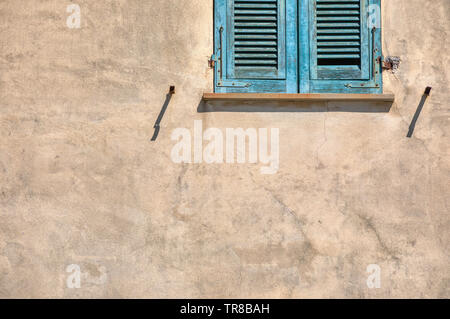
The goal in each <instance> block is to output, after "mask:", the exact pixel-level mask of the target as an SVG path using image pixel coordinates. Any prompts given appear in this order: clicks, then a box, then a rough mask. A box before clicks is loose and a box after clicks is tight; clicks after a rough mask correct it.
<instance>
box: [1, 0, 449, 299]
mask: <svg viewBox="0 0 450 319" xmlns="http://www.w3.org/2000/svg"><path fill="white" fill-rule="evenodd" d="M72 2H73V3H77V4H79V5H80V7H81V17H82V25H81V28H80V29H69V28H68V27H67V26H66V18H67V16H68V15H69V14H68V13H66V7H67V5H68V4H70V3H72ZM212 2H213V1H212V0H211V1H210V0H191V1H187V0H166V1H159V0H146V1H142V0H103V1H94V0H74V1H69V0H67V1H61V0H39V1H36V0H2V1H0V297H3V298H11V297H27V298H29V297H58V298H74V297H88V298H91V297H102V298H110V297H119V298H125V297H138V298H141V297H147V298H152V297H153V298H154V297H171V298H183V297H185V298H196V297H243V298H250V297H268V298H276V297H285V298H311V297H327V298H328V297H331V298H337V297H346V298H380V297H413V298H420V297H440V298H448V297H450V288H449V287H450V271H449V253H450V246H449V240H450V217H449V210H450V199H449V191H450V147H449V142H450V140H449V137H450V125H449V124H450V109H449V103H448V102H449V99H450V90H449V85H450V82H449V70H448V66H449V64H450V63H449V54H448V52H449V51H450V47H449V35H450V22H449V21H450V1H448V0H433V1H431V0H426V1H424V0H383V1H382V2H383V23H384V29H383V32H384V40H383V45H384V54H385V55H395V56H400V57H401V59H402V63H401V66H400V69H399V70H398V72H397V73H396V74H390V73H385V75H384V77H385V79H384V83H385V90H386V91H390V92H393V93H395V95H396V102H395V103H394V105H393V106H392V108H391V109H390V110H389V112H370V111H368V109H370V105H369V106H368V105H367V104H364V103H359V104H358V105H354V106H355V109H356V110H358V108H359V109H360V111H354V112H352V111H350V110H349V108H348V107H347V108H344V109H342V108H340V109H339V108H336V106H337V105H335V104H333V103H330V104H328V105H324V104H321V105H304V108H302V110H303V111H301V112H299V111H297V112H294V111H293V110H292V109H289V108H288V107H284V108H282V110H284V111H285V112H205V113H198V112H197V107H198V106H199V103H200V100H201V95H202V93H203V92H211V91H212V70H211V69H209V68H208V65H207V60H208V57H209V56H210V55H211V53H212V46H213V36H212V33H213V32H212V31H213V29H212V28H213V27H212V10H213V6H212ZM170 84H174V85H176V88H177V93H176V95H175V96H174V97H173V99H172V101H171V103H170V105H169V107H168V110H167V112H166V114H165V117H164V119H163V121H162V124H161V125H162V127H161V132H160V135H159V137H158V140H157V141H156V142H150V141H149V139H150V137H151V136H152V134H153V124H154V122H155V119H156V117H157V116H158V114H159V111H160V109H161V106H162V104H163V102H164V99H165V94H166V93H167V90H168V86H169V85H170ZM428 85H429V86H432V87H433V91H432V95H431V97H430V98H429V99H428V101H427V102H426V105H425V106H424V109H423V111H422V113H421V116H420V118H419V121H418V122H417V126H416V129H415V132H414V137H413V138H410V139H409V138H406V134H407V132H408V126H409V124H410V122H411V119H412V117H413V115H414V112H415V111H416V108H417V106H418V104H419V101H420V98H421V96H422V93H423V90H424V88H425V87H426V86H428ZM327 110H328V111H327ZM364 110H365V111H364ZM200 119H201V120H203V125H204V127H205V128H208V127H217V128H223V129H224V128H227V127H231V128H237V127H243V128H249V127H253V128H271V127H277V128H280V169H279V171H278V173H277V174H274V175H261V174H260V171H259V168H260V165H258V164H234V165H233V164H222V165H220V164H216V165H208V164H175V163H173V162H172V160H171V157H170V153H171V149H172V147H173V145H174V142H173V141H171V139H170V134H171V132H172V131H173V130H174V129H175V128H180V127H185V128H189V129H191V128H192V127H193V124H194V120H200ZM71 264H77V265H79V266H80V269H81V272H82V278H81V288H79V289H70V288H68V287H67V285H66V279H67V276H68V275H70V274H69V273H67V272H66V267H67V266H68V265H71ZM369 264H378V265H379V266H380V267H381V279H382V280H381V288H379V289H369V288H368V287H367V285H366V280H367V276H368V273H367V272H366V268H367V266H368V265H369Z"/></svg>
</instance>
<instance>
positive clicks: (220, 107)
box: [197, 93, 395, 113]
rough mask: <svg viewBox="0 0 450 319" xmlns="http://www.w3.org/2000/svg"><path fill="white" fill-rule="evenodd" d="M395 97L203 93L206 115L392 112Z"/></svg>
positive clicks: (201, 107)
mask: <svg viewBox="0 0 450 319" xmlns="http://www.w3.org/2000/svg"><path fill="white" fill-rule="evenodd" d="M394 100H395V96H394V94H391V93H385V94H331V93H327V94H309V93H308V94H304V93H303V94H289V93H204V94H203V97H202V101H201V102H200V104H199V106H198V109H197V111H198V112H200V113H203V112H361V113H365V112H367V113H378V112H389V110H390V108H391V106H392V104H393V102H394Z"/></svg>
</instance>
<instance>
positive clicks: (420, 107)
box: [406, 86, 432, 138]
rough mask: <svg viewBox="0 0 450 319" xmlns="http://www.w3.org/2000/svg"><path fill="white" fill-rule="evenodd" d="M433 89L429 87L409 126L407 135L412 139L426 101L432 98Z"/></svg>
mask: <svg viewBox="0 0 450 319" xmlns="http://www.w3.org/2000/svg"><path fill="white" fill-rule="evenodd" d="M431 89H432V88H431V86H427V88H426V89H425V92H424V93H423V95H422V99H421V100H420V103H419V106H417V110H416V113H415V114H414V117H413V119H412V121H411V124H410V125H409V130H408V134H407V135H406V137H408V138H411V137H412V135H413V133H414V128H415V127H416V123H417V120H418V119H419V116H420V113H421V112H422V109H423V106H424V105H425V101H426V100H427V98H428V97H429V96H430V93H431Z"/></svg>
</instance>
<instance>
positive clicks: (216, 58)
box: [210, 27, 251, 88]
mask: <svg viewBox="0 0 450 319" xmlns="http://www.w3.org/2000/svg"><path fill="white" fill-rule="evenodd" d="M219 37H220V41H219V42H220V47H219V48H218V51H219V55H217V54H213V55H212V56H211V60H210V61H212V63H213V64H214V65H216V66H217V67H218V70H217V73H218V74H219V78H218V80H217V86H220V87H241V88H244V87H249V86H251V84H250V83H246V82H240V81H227V80H224V79H223V59H224V54H223V27H220V29H219ZM210 65H211V63H210Z"/></svg>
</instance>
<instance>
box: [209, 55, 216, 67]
mask: <svg viewBox="0 0 450 319" xmlns="http://www.w3.org/2000/svg"><path fill="white" fill-rule="evenodd" d="M216 62H218V58H217V56H216V55H215V54H213V55H211V58H210V59H209V60H208V66H209V67H210V68H211V69H214V66H215V65H216Z"/></svg>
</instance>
